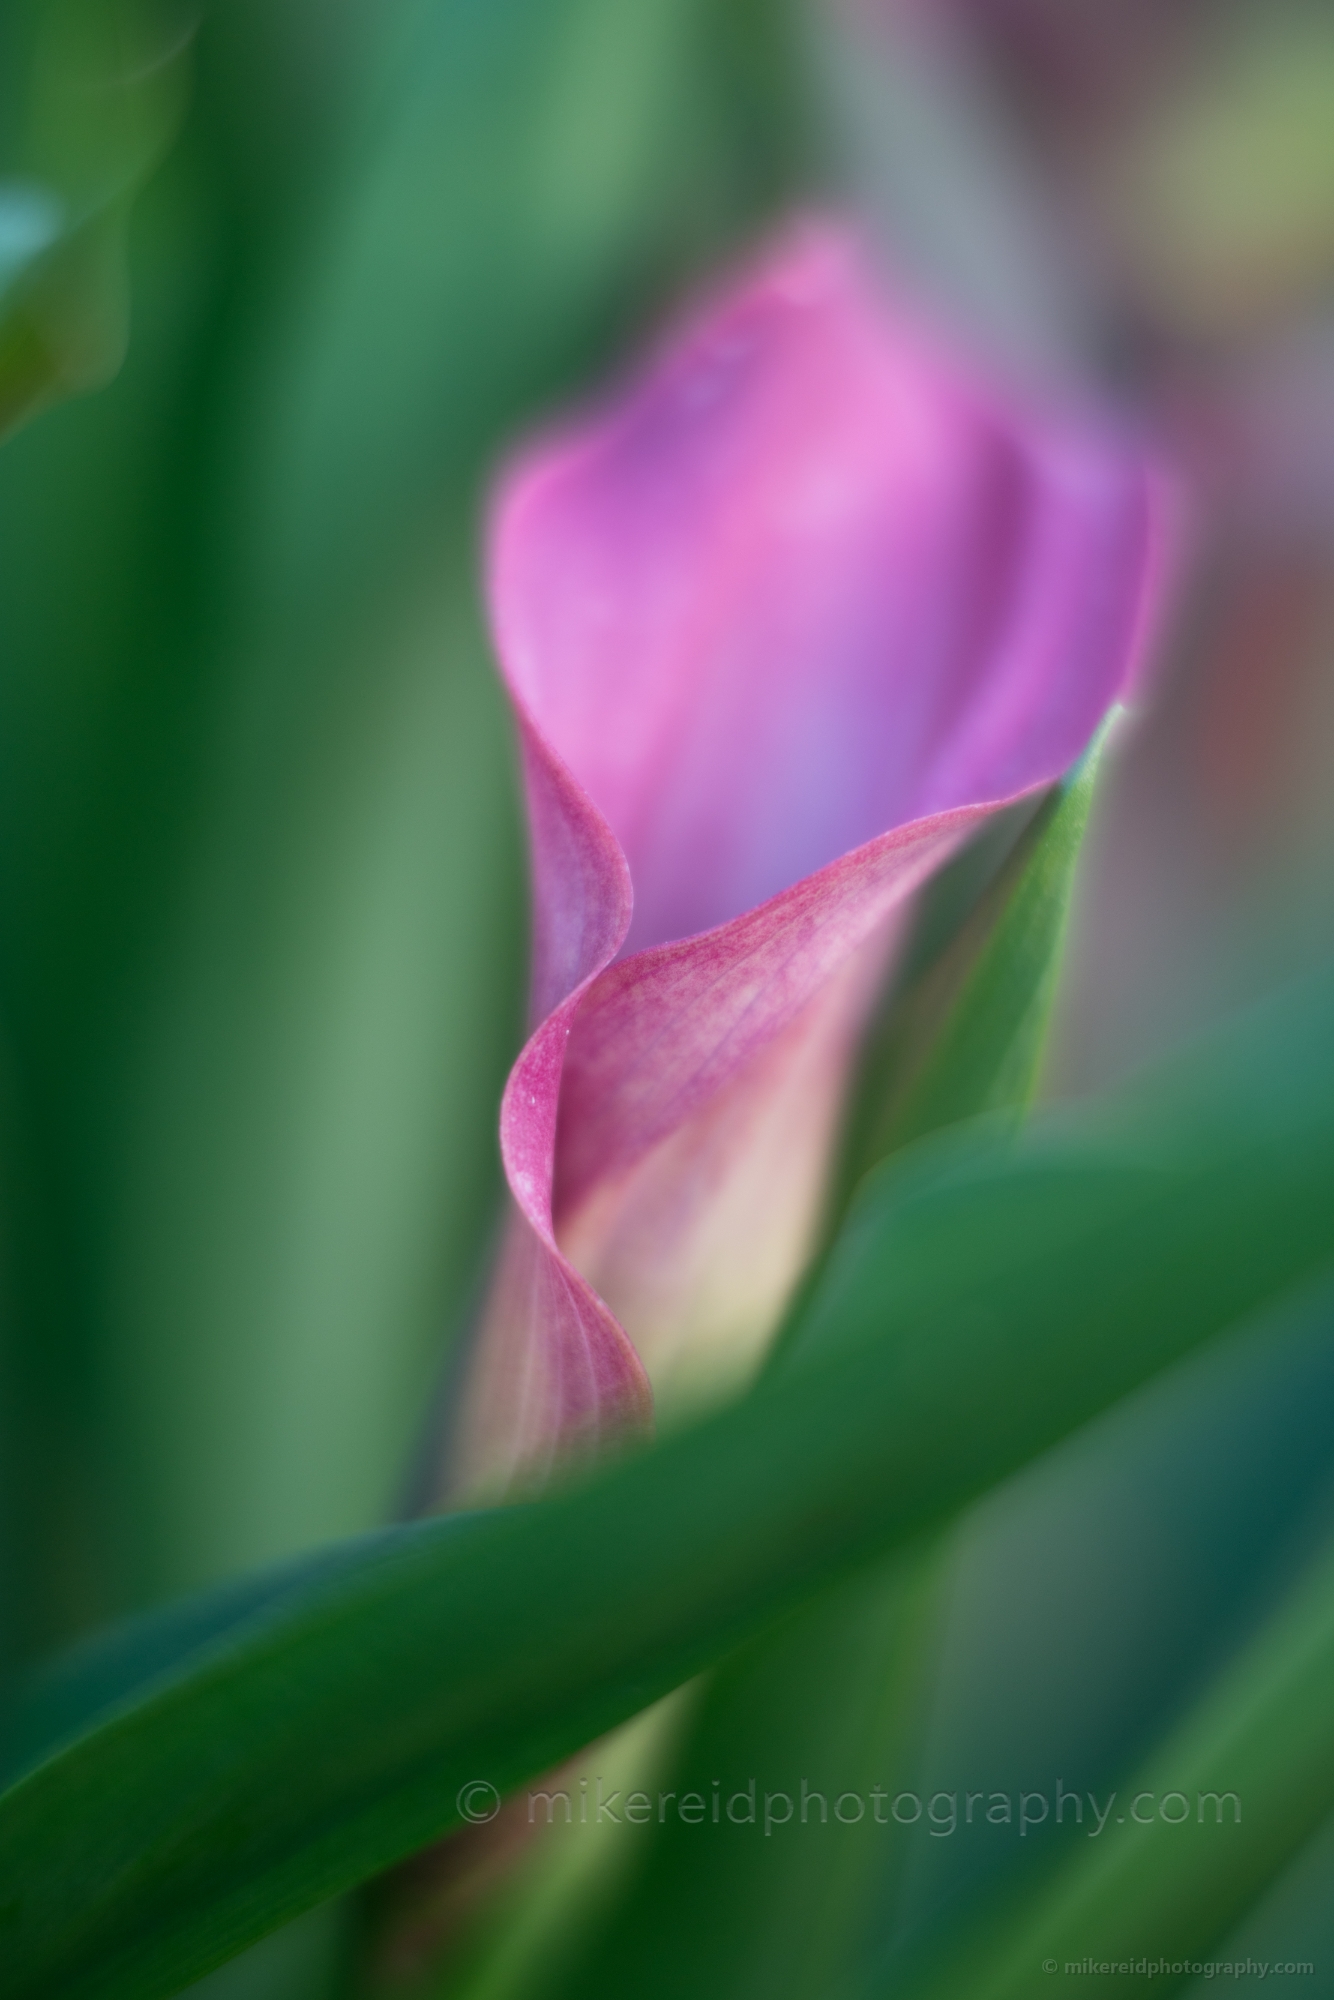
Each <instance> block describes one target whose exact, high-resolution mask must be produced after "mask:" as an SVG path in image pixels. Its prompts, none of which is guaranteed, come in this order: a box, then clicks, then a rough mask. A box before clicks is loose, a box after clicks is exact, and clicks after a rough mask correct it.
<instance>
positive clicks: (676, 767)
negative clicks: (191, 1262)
mask: <svg viewBox="0 0 1334 2000" xmlns="http://www.w3.org/2000/svg"><path fill="white" fill-rule="evenodd" d="M1157 543H1158V533H1157V528H1156V508H1155V484H1154V480H1153V478H1152V476H1151V475H1150V473H1149V471H1148V469H1147V468H1146V466H1145V464H1144V462H1143V461H1142V459H1141V458H1140V457H1139V456H1138V455H1137V454H1136V453H1135V452H1134V451H1133V450H1132V449H1130V448H1129V447H1128V446H1127V445H1126V444H1125V443H1123V442H1120V441H1117V440H1114V439H1112V438H1110V437H1109V436H1108V435H1106V434H1105V433H1104V432H1102V431H1101V430H1092V429H1090V428H1088V427H1087V426H1086V425H1082V424H1075V423H1072V422H1063V421H1058V420H1056V419H1054V418H1048V417H1041V416H1039V415H1038V414H1037V413H1034V412H1031V411H1016V410H1011V409H1007V408H1005V407H1004V406H1003V405H1002V404H1000V403H999V402H997V401H996V400H995V399H994V398H993V397H992V396H990V395H989V394H988V393H987V392H985V391H984V390H983V389H981V388H980V387H979V386H977V385H976V384H975V383H974V382H972V381H971V380H970V379H969V378H968V376H967V375H966V373H965V372H964V371H962V370H961V369H959V368H958V367H957V366H956V365H955V364H953V363H952V362H951V361H950V360H949V359H948V358H946V357H943V356H942V355H941V354H940V353H939V352H938V351H937V346H936V344H935V343H934V342H933V340H932V339H931V338H930V336H929V335H928V334H926V333H925V332H924V331H923V330H922V329H921V327H920V326H919V325H918V324H917V323H916V322H915V321H914V320H913V319H912V318H911V317H909V316H908V315H907V314H905V313H904V312H903V311H902V310H901V309H900V308H898V307H896V306H895V304H894V303H893V302H892V300H891V299H890V298H888V297H887V296H886V295H885V294H884V293H883V292H882V290H881V289H880V286H879V284H878V282H877V280H876V278H875V277H874V275H873V274H872V272H871V270H870V268H869V264H868V261H867V259H866V257H865V254H864V253H863V251H862V250H861V248H860V247H859V245H858V242H857V240H856V238H855V236H854V235H853V234H852V233H851V232H850V231H848V230H845V229H844V228H842V227H840V226H838V225H837V224H834V223H830V222H804V223H802V224H800V225H798V226H797V227H796V228H794V229H793V230H792V231H790V232H789V233H788V235H787V236H786V237H785V238H783V239H782V240H780V241H779V242H778V243H777V244H776V245H775V246H774V247H773V248H772V249H771V250H770V252H769V254H768V255H766V256H765V257H764V258H763V259H762V260H761V261H760V262H759V264H758V265H757V266H755V267H754V268H752V269H750V270H748V271H747V272H745V273H744V274H743V275H742V276H741V277H740V278H739V279H738V280H736V281H735V282H734V283H733V284H732V285H731V286H729V287H728V288H727V289H725V290H724V291H723V292H722V294H721V295H720V296H717V297H715V298H714V299H713V300H711V301H710V302H708V303H707V304H706V305H705V307H704V308H703V310H702V311H701V312H700V313H699V314H698V315H697V316H696V317H695V318H694V319H692V320H690V321H689V322H687V323H686V324H685V325H684V326H683V327H681V328H679V329H678V330H677V331H676V332H675V333H674V334H673V335H672V336H671V337H670V338H669V339H668V341H667V342H666V343H665V345H664V346H663V347H662V349H661V350H660V351H659V353H658V354H657V356H656V357H655V358H653V359H652V360H651V361H650V362H649V364H648V366H647V368H646V369H645V371H644V372H643V374H642V375H640V376H639V377H638V378H637V379H636V380H634V381H632V382H631V383H630V384H629V385H628V386H627V387H626V388H625V389H624V390H623V391H622V392H621V393H620V394H619V395H618V396H616V397H614V398H613V399H612V400H611V401H610V402H609V403H608V404H607V405H606V406H605V407H604V408H602V409H601V410H599V411H596V412H594V413H593V414H592V415H591V416H589V417H586V418H584V419H582V420H579V421H577V422H576V423H575V424H573V425H572V426H571V427H569V428H568V429H566V430H564V431H561V432H557V433H556V434H554V435H551V436H548V437H547V438H545V439H543V440H540V441H539V442H538V443H537V444H536V446H535V447H533V448H532V449H531V450H530V451H529V452H527V453H526V454H525V455H524V456H522V457H521V458H520V459H519V460H518V462H517V463H516V464H515V465H514V466H513V467H512V468H511V470H510V472H509V474H508V476H507V477H506V479H505V480H504V482H503V483H502V486H501V489H500V493H499V496H498V501H497V506H496V510H495V516H494V523H493V538H492V551H491V576H490V589H491V605H492V615H493V621H494V626H495V632H496V638H497V643H498V648H499V653H500V659H501V665H502V669H503V672H504V675H505V679H506V682H507V685H508V687H509V691H510V694H511V697H512V699H513V701H514V705H515V708H516V711H517V713H518V717H519V724H520V731H521V737H522V742H523V753H524V770H525V778H526V784H527V792H528V802H529V814H530V822H531V832H532V845H533V857H534V903H535V928H536V938H535V970H534V993H535V1014H536V1017H537V1022H538V1025H537V1027H536V1029H535V1031H534V1033H533V1036H532V1039H531V1040H530V1042H529V1043H528V1045H527V1047H526V1048H525V1050H524V1052H523V1054H522V1055H521V1056H520V1058H519V1061H518V1062H517V1063H516V1065H515V1068H514V1071H513V1073H512V1075H511V1078H510V1082H509V1086H508V1088H507V1091H506V1094H505V1101H504V1106H503V1109H502V1116H501V1140H502V1150H503V1153H504V1159H505V1167H506V1172H507V1175H508V1178H509V1183H510V1187H511V1190H512V1193H513V1196H514V1202H515V1211H516V1213H515V1217H514V1220H513V1223H512V1226H511V1231H510V1236H509V1240H508V1244H507V1248H506V1251H505V1254H504V1257H503V1259H502V1270H501V1273H500V1275H499V1276H498V1279H497V1283H496V1286H495V1288H494V1290H493V1294H492V1298H491V1301H490V1306H489V1309H488V1312H487V1314H486V1315H485V1320H484V1325H483V1328H482V1331H481V1335H480V1340H479V1348H478V1360H477V1364H476V1372H475V1375H474V1379H473V1383H472V1388H471V1392H470V1396H469V1398H468V1400H467V1403H466V1407H465V1413H464V1423H463V1431H462V1442H461V1453H462V1460H461V1462H462V1466H463V1473H462V1476H463V1477H464V1478H475V1477H477V1476H479V1475H480V1474H482V1473H484V1472H492V1473H494V1472H495V1471H496V1470H497V1469H498V1468H501V1469H507V1468H509V1467H511V1466H513V1465H514V1464H516V1463H519V1462H524V1461H527V1462H532V1461H534V1460H538V1461H540V1460H541V1459H542V1457H543V1456H544V1454H547V1453H549V1452H550V1451H551V1450H554V1449H555V1447H556V1446H557V1444H559V1443H562V1442H565V1441H568V1440H569V1439H570V1438H571V1437H572V1436H574V1435H577V1434H580V1433H583V1434H588V1435H592V1436H597V1435H600V1434H602V1433H603V1432H604V1431H606V1430H607V1429H608V1428H610V1427H614V1426H616V1425H619V1424H622V1423H624V1422H625V1421H627V1420H634V1419H636V1418H637V1417H640V1416H643V1415H646V1413H647V1409H648V1405H649V1391H648V1385H647V1381H646V1378H645V1372H644V1367H643V1361H642V1360H641V1355H642V1356H643V1358H644V1359H647V1360H648V1361H649V1364H650V1369H651V1371H654V1372H656V1371H657V1370H658V1368H659V1366H661V1367H666V1365H667V1363H668V1361H669V1360H673V1361H679V1360H680V1358H681V1355H682V1353H683V1352H684V1351H685V1350H686V1349H693V1350H694V1353H695V1357H696V1359H698V1358H699V1355H700V1352H701V1347H703V1349H704V1350H705V1351H707V1350H709V1349H714V1350H717V1349H718V1348H719V1347H720V1346H721V1345H726V1344H730V1346H731V1348H732V1349H733V1350H734V1352H736V1353H741V1354H743V1355H744V1354H748V1353H752V1352H753V1351H754V1349H755V1347H756V1346H757V1344H758V1343H759V1342H760V1341H761V1340H762V1339H763V1337H764V1334H765V1332H766V1331H767V1329H768V1327H769V1326H770V1325H771V1324H772V1322H773V1318H774V1316H775V1314H776V1312H777V1311H778V1310H779V1308H780V1307H781V1303H782V1297H783V1294H784V1292H785V1291H786V1290H787V1288H788V1287H789V1286H790V1285H791V1283H792V1281H793V1279H794V1278H795V1276H796V1274H797V1272H798V1271H799V1269H800V1265H801V1261H802V1258H803V1256H804V1255H805V1252H806V1247H807V1242H808V1238H809V1234H810V1229H811V1226H812V1223H813V1219H814V1216H815V1213H816V1209H817V1206H818V1201H819V1195H820V1180H821V1174H822V1172H823V1167H824V1161H825V1157H826V1154H827V1149H828V1142H829V1136H830V1132H831V1129H832V1124H833V1120H834V1118H835V1116H836V1113H837V1105H838V1100H839V1094H840V1092H841V1089H842V1087H843V1083H844V1080H845V1076H846V1068H847V1062H848V1058H849V1054H850V1052H851V1049H852V1046H853V1043H854V1040H855V1036H856V1033H857V1030H858V1027H859V1024H860V1022H861V1019H862V1017H863V1013H864V1009H865V1005H866V1002H867V997H868V995H869V993H870V991H871V990H872V987H873V985H874V983H875V980H876V977H877V976H878V974H879V972H880V969H881V968H882V966H883V962H884V959H885V955H886V952H887V950H888V949H889V946H890V941H891V939H892V934H893V930H894V926H895V923H896V918H897V913H899V912H900V911H901V909H902V906H903V904H904V900H905V898H906V897H907V896H908V895H910V894H911V892H912V891H913V890H914V889H915V888H916V887H917V886H918V885H919V884H920V883H921V882H922V880H923V879H924V877H925V876H926V875H927V874H928V873H929V872H930V871H931V870H933V869H934V868H935V867H937V866H938V865H939V863H940V862H941V860H942V859H943V858H944V857H945V856H946V855H948V854H949V853H950V852H951V851H952V850H953V849H954V848H955V847H956V846H957V845H958V844H959V842H960V841H961V840H962V839H963V838H965V837H966V835H967V834H968V833H969V831H970V830H971V829H972V828H973V827H975V826H976V825H977V824H978V822H979V821H980V820H982V819H983V818H985V817H986V816H987V815H988V814H990V813H992V812H994V811H995V810H996V809H997V808H998V807H1000V806H1001V805H1004V804H1005V803H1007V802H1009V801H1011V800H1013V799H1015V798H1016V797H1019V796H1022V795H1023V794H1025V793H1028V792H1032V791H1033V790H1035V789H1036V788H1039V787H1042V786H1045V785H1047V784H1050V783H1051V782H1052V781H1053V780H1055V779H1056V778H1057V777H1059V776H1060V774H1061V773H1062V772H1063V771H1064V770H1065V769H1066V768H1067V766H1068V765H1069V764H1070V763H1072V762H1073V760H1074V759H1075V758H1076V757H1077V756H1078V755H1079V753H1080V751H1081V750H1082V749H1083V747H1084V745H1085V744H1086V743H1087V741H1088V739H1089V737H1090V736H1091V735H1092V733H1093V731H1094V730H1095V728H1096V727H1097V724H1098V722H1099V720H1100V718H1101V717H1102V715H1103V714H1104V712H1105V711H1106V709H1107V708H1108V706H1109V705H1110V704H1111V703H1112V702H1113V701H1114V700H1116V699H1117V697H1118V695H1120V694H1121V693H1122V692H1123V690H1124V689H1125V686H1126V684H1127V679H1128V676H1129V675H1130V673H1131V672H1132V669H1133V664H1134V661H1135V657H1136V653H1137V649H1138V646H1139V642H1140V637H1141V634H1142V631H1143V627H1144V622H1145V612H1146V606H1147V602H1148V598H1149V595H1150V591H1151V586H1152V583H1153V579H1154V572H1155V569H1156V560H1155V552H1156V548H1157ZM613 1306H614V1307H615V1308H616V1312H615V1313H614V1312H613V1311H612V1307H613ZM637 1347H638V1350H639V1351H638V1352H637Z"/></svg>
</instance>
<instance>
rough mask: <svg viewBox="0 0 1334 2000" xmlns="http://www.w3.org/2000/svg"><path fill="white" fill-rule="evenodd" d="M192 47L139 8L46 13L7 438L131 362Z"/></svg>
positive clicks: (2, 387) (18, 229) (5, 386)
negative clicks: (145, 241)
mask: <svg viewBox="0 0 1334 2000" xmlns="http://www.w3.org/2000/svg"><path fill="white" fill-rule="evenodd" d="M184 46H185V41H184V38H183V36H182V35H181V33H180V32H179V30H177V31H176V33H175V34H171V33H169V32H167V31H166V29H165V28H164V25H163V24H162V23H160V22H156V21H152V22H150V19H149V17H148V16H147V14H146V13H145V12H144V11H143V10H141V9H140V8H138V7H137V6H131V5H130V4H128V0H59V4H56V5H53V6H52V7H50V8H49V9H47V10H46V11H45V12H44V14H43V16H42V20H41V28H40V32H39V34H38V37H37V51H36V61H35V63H34V65H33V76H32V80H31V87H30V93H29V95H30V103H29V107H28V126H29V135H28V144H27V152H28V155H29V158H30V160H31V162H32V164H33V168H34V171H35V172H37V173H40V174H41V175H42V176H43V178H42V179H34V180H25V181H15V182H11V183H9V184H8V185H0V438H3V437H4V436H6V435H7V434H8V433H9V432H11V431H13V430H15V429H16V428H17V427H18V425H20V424H21V423H23V422H25V421H26V420H27V418H29V417H31V416H32V415H34V414H35V412H36V411H38V410H39V409H42V408H44V407H45V406H46V405H47V404H49V403H52V402H55V401H58V400H59V399H60V398H61V397H63V396H70V395H75V394H78V393H79V392H80V391H82V390H87V389H96V388H100V387H101V386H102V385H103V384H104V383H106V382H108V381H109V380H110V379H111V377H112V376H113V375H114V374H115V373H116V370H117V369H118V368H119V367H120V364H121V362H122V360H123V359H124V355H125V345H126V340H127V338H128V331H129V301H128V275H127V271H126V242H125V236H126V228H127V224H128V219H129V211H130V207H131V204H132V202H133V200H134V196H135V194H136V193H137V191H138V189H139V187H140V186H141V185H142V183H143V181H144V180H145V179H146V178H147V176H148V174H149V173H151V171H152V170H153V168H154V167H155V166H156V165H157V163H158V161H159V159H160V158H161V156H162V154H163V153H164V151H165V150H166V148H167V145H168V144H169V142H170V140H171V138H172V136H173V135H174V132H175V129H176V126H177V124H178V122H179V118H180V113H181V108H182V99H183V70H184V62H183V51H184Z"/></svg>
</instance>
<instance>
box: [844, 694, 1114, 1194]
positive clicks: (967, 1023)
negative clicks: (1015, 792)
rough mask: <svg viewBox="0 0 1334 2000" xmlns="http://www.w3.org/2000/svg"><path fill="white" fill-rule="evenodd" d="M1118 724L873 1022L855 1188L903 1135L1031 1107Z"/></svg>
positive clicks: (850, 1161) (860, 1106) (854, 1127)
mask: <svg viewBox="0 0 1334 2000" xmlns="http://www.w3.org/2000/svg"><path fill="white" fill-rule="evenodd" d="M1108 727H1110V724H1108V725H1104V727H1103V729H1102V731H1101V732H1100V733H1099V735H1098V737H1097V739H1096V740H1095V741H1094V743H1093V744H1092V745H1091V747H1090V748H1089V750H1088V751H1087V752H1086V754H1085V755H1084V757H1083V758H1082V759H1081V760H1080V762H1079V764H1078V765H1076V767H1075V769H1074V770H1073V771H1072V772H1071V773H1070V775H1069V776H1068V777H1067V778H1066V779H1065V780H1064V781H1063V782H1062V783H1061V784H1060V785H1058V786H1057V787H1056V788H1055V789H1054V790H1053V791H1052V792H1051V793H1050V795H1049V796H1048V797H1047V798H1046V799H1045V800H1044V801H1043V803H1042V805H1041V806H1040V807H1039V809H1038V811H1037V813H1036V814H1035V815H1034V817H1033V819H1032V820H1031V821H1030V823H1029V825H1028V826H1027V827H1026V828H1025V829H1024V831H1023V832H1022V833H1021V834H1020V836H1019V838H1018V840H1017V841H1016V843H1015V845H1014V848H1013V849H1012V851H1011V853H1010V855H1009V857H1008V859H1007V860H1006V861H1005V863H1004V865H1003V866H1002V867H1001V868H1000V870H999V872H998V874H997V875H996V877H995V879H994V880H993V881H992V882H991V883H990V884H988V886H987V887H986V888H985V889H984V891H983V893H982V894H981V896H980V897H979V898H978V900H977V902H976V904H975V905H974V907H973V908H972V910H971V911H970V912H969V914H968V915H967V917H966V918H965V920H964V922H963V923H962V924H961V926H960V927H959V929H958V931H957V933H956V934H955V935H954V937H953V938H952V939H951V940H950V941H949V943H948V944H947V945H946V947H945V948H944V950H943V951H941V952H940V953H939V954H937V955H936V956H934V957H933V958H931V959H930V960H928V962H927V964H926V965H925V966H924V967H923V968H922V970H921V971H920V972H919V973H918V975H917V976H916V977H915V978H914V979H912V980H911V981H910V982H909V984H908V986H907V987H906V989H905V990H904V991H902V992H901V993H896V994H895V995H893V996H892V1003H891V1005H890V1006H889V1007H888V1009H887V1010H886V1014H885V1016H884V1019H883V1020H882V1021H881V1022H880V1023H879V1024H878V1025H877V1027H876V1028H875V1029H874V1030H873V1031H872V1034H871V1036H870V1038H869V1042H868V1047H867V1049H866V1052H865V1054H864V1057H863V1061H862V1067H861V1073H860V1075H859V1076H858V1078H857V1080H856V1082H855V1084H854V1086H853V1090H852V1093H851V1099H852V1103H851V1113H850V1117H849V1124H848V1131H847V1134H846V1137H845V1142H844V1160H843V1165H842V1170H841V1179H842V1183H843V1185H844V1187H845V1188H847V1189H848V1190H851V1188H852V1187H853V1186H855V1184H856V1182H857V1181H858V1180H860V1179H861V1177H862V1175H863V1174H864V1173H865V1172H867V1170H868V1169H869V1168H870V1167H873V1166H874V1165H875V1164H876V1163H877V1161H879V1160H882V1159H885V1158H886V1157H887V1156H888V1155H889V1154H890V1153H892V1152H895V1151H897V1149H898V1148H899V1147H900V1146H905V1145H907V1144H909V1143H910V1142H911V1141H912V1140H914V1139H918V1138H921V1137H923V1136H924V1135H925V1134H926V1133H928V1132H934V1131H938V1130H940V1129H941V1128H942V1127H944V1126H946V1125H952V1124H954V1123H956V1122H957V1121H958V1120H959V1119H961V1118H972V1117H976V1116H977V1115H978V1114H979V1113H980V1112H983V1111H998V1110H1011V1109H1013V1110H1016V1111H1018V1110H1021V1109H1022V1108H1023V1107H1024V1106H1026V1105H1027V1103H1028V1101H1029V1099H1030V1098H1031V1096H1032V1094H1033V1089H1034V1086H1035V1084H1036V1082H1037V1075H1038V1067H1039V1064H1040V1062H1041V1058H1042V1051H1043V1046H1044V1043H1045V1040H1046V1034H1047V1026H1048V1022H1049V1020H1050V1017H1051V1009H1052V1002H1053V1000H1054V999H1055V995H1056V986H1057V981H1058V978H1059V976H1060V967H1061V955H1062V950H1063V947H1064V943H1065V934H1066V929H1067V925H1068V921H1069V914H1070V902H1071V897H1072V894H1073V890H1074V879H1075V869H1076V865H1077V863H1078V860H1079V854H1080V850H1081V847H1082V845H1083V840H1084V832H1085V829H1086V827H1087V825H1088V816H1089V809H1090V807H1091V805H1092V801H1093V792H1094V786H1095V784H1096V782H1097V774H1098V768H1099V763H1100V760H1101V756H1102V750H1103V746H1104V744H1105V742H1106V738H1107V730H1108Z"/></svg>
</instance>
